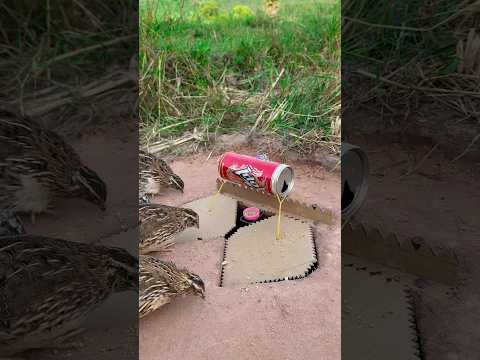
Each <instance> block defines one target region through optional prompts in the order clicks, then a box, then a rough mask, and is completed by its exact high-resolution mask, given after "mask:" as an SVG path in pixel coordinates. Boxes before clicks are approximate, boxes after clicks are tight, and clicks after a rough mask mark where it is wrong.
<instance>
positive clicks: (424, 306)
mask: <svg viewBox="0 0 480 360" xmlns="http://www.w3.org/2000/svg"><path fill="white" fill-rule="evenodd" d="M347 140H348V142H350V143H352V144H355V145H359V146H362V147H363V148H364V149H365V150H366V151H367V153H368V156H369V162H370V170H371V171H370V172H371V176H370V179H369V192H368V196H367V200H366V202H365V205H364V207H363V208H362V209H361V211H360V212H359V213H358V216H357V219H358V220H360V221H362V222H365V223H367V224H369V225H371V226H376V227H378V228H380V229H383V230H385V232H394V233H396V234H397V235H398V236H399V238H400V239H401V240H405V239H408V238H409V237H412V236H421V237H423V238H424V239H425V241H426V242H427V243H428V244H430V245H433V246H449V247H452V248H453V249H455V251H456V253H457V254H458V255H459V256H460V261H461V283H460V286H459V287H458V288H456V289H448V288H445V289H444V292H443V293H438V292H437V291H435V290H434V289H433V288H434V287H433V286H429V285H428V283H427V284H426V285H425V284H424V287H423V288H422V289H420V288H417V289H416V291H418V293H419V295H420V300H419V302H418V304H417V308H416V311H417V316H418V318H419V319H418V321H419V327H420V336H421V341H422V345H423V348H424V352H425V359H439V360H442V359H445V360H455V359H472V360H473V359H478V354H480V334H479V332H478V331H476V330H478V323H479V322H480V288H479V287H478V284H479V282H480V265H479V261H478V259H480V242H479V241H478V239H479V238H480V223H479V221H478V220H479V209H480V184H479V183H478V176H479V175H480V162H478V159H477V161H476V162H475V161H472V160H467V159H461V160H458V161H452V159H453V158H454V157H455V156H456V155H458V151H456V152H453V153H451V152H448V150H444V148H442V146H438V147H437V148H435V149H434V151H433V152H432V153H431V155H430V156H428V157H425V155H426V154H427V153H429V151H431V150H432V148H433V147H434V145H435V142H434V141H433V140H430V141H429V140H428V139H425V138H423V137H420V136H419V137H417V138H416V137H412V136H403V137H396V138H387V137H384V138H383V139H381V138H379V137H378V136H376V134H374V133H372V134H371V135H364V136H357V137H353V136H351V137H349V138H348V139H347ZM409 172H410V174H409V175H407V176H405V174H406V173H409Z"/></svg>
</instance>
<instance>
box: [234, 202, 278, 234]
mask: <svg viewBox="0 0 480 360" xmlns="http://www.w3.org/2000/svg"><path fill="white" fill-rule="evenodd" d="M248 207H249V206H246V205H244V204H240V203H239V204H238V206H237V217H236V220H235V227H234V228H233V229H232V230H230V231H229V232H228V233H227V234H226V235H225V239H227V240H228V238H230V237H231V236H232V235H233V234H234V233H235V232H237V230H238V229H240V228H241V227H244V226H248V225H250V224H248V223H245V222H243V221H242V216H243V210H245V209H246V208H248ZM260 213H261V216H260V218H259V219H258V220H257V221H256V222H259V221H262V220H265V219H268V218H269V217H272V216H273V215H275V214H274V213H272V212H269V211H266V210H262V209H260Z"/></svg>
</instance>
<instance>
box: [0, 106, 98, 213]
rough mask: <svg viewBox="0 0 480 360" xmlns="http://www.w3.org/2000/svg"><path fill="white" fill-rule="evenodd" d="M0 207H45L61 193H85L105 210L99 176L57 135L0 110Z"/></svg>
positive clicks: (40, 210)
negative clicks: (0, 144)
mask: <svg viewBox="0 0 480 360" xmlns="http://www.w3.org/2000/svg"><path fill="white" fill-rule="evenodd" d="M0 141H1V143H2V146H1V147H0V209H8V210H11V211H13V212H15V213H30V214H31V215H32V220H33V219H34V217H35V215H36V214H39V213H43V212H49V211H51V210H52V208H53V207H54V204H55V201H56V200H57V199H59V198H64V197H68V198H83V199H85V200H87V201H89V202H91V203H94V204H95V205H97V206H99V207H100V208H101V209H102V210H104V209H105V201H106V197H107V190H106V186H105V183H104V182H103V180H102V179H101V178H100V177H99V176H98V175H97V174H96V173H95V172H94V171H93V170H91V169H90V168H88V167H87V166H85V165H84V164H83V163H82V161H81V159H80V157H79V156H78V155H77V153H76V152H75V150H74V149H73V148H72V147H71V146H70V145H69V144H67V143H66V142H65V141H64V140H63V139H62V138H61V137H60V136H59V135H58V134H56V133H55V132H53V131H50V130H48V129H46V128H44V127H43V126H41V125H40V124H39V123H36V122H34V121H32V120H30V119H28V118H26V117H23V116H20V115H17V114H14V113H12V112H9V111H6V110H0Z"/></svg>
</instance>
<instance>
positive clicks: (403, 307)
mask: <svg viewBox="0 0 480 360" xmlns="http://www.w3.org/2000/svg"><path fill="white" fill-rule="evenodd" d="M357 260H358V259H357ZM364 269H365V266H363V264H361V263H357V264H356V266H351V267H343V268H342V338H344V339H346V341H345V342H344V343H342V350H343V351H342V359H348V360H350V359H389V360H397V359H398V360H407V359H408V360H419V359H420V351H419V350H420V349H419V344H418V341H417V340H418V334H417V332H416V328H415V317H414V313H413V312H412V310H411V303H410V299H409V294H408V292H407V291H406V290H407V289H406V287H405V285H403V284H401V283H397V282H395V281H391V282H386V281H385V279H384V278H383V277H382V276H372V275H371V274H370V272H369V271H366V270H364Z"/></svg>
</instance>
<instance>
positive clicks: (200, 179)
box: [139, 149, 340, 360]
mask: <svg viewBox="0 0 480 360" xmlns="http://www.w3.org/2000/svg"><path fill="white" fill-rule="evenodd" d="M243 152H244V153H248V149H245V150H244V151H243ZM253 153H254V152H253ZM207 156H208V154H199V155H196V156H194V157H190V158H184V159H177V160H176V161H174V162H173V163H172V167H173V169H174V171H175V172H177V173H178V174H179V175H180V176H182V178H183V179H184V180H185V184H186V185H185V193H184V194H183V195H182V194H180V193H177V192H173V191H172V192H168V193H166V194H165V195H164V196H162V197H161V198H157V199H156V200H157V201H161V202H162V203H166V204H172V205H180V204H183V203H186V202H188V201H191V200H194V199H197V198H199V197H203V196H207V195H210V194H212V193H213V192H214V191H215V179H216V159H217V158H216V157H212V158H210V159H208V160H207ZM291 165H293V166H294V168H295V171H296V177H295V189H294V192H293V193H292V197H296V198H299V199H301V200H303V201H305V202H310V203H318V204H320V205H322V206H324V207H327V208H329V209H332V210H333V211H335V212H336V213H337V215H338V214H339V204H340V186H339V183H340V179H339V176H338V174H332V173H329V172H328V171H326V170H325V169H324V168H322V167H320V166H319V165H314V164H297V163H294V164H291ZM315 234H316V239H315V240H316V245H317V250H318V257H319V267H318V269H317V270H316V271H314V272H313V273H312V274H311V275H310V276H308V277H307V278H305V279H301V280H296V281H282V282H277V283H270V284H258V285H251V286H248V287H244V288H223V287H219V281H220V269H221V262H222V260H223V247H224V241H223V239H214V240H209V241H195V242H189V243H181V244H177V245H176V246H175V248H174V250H173V252H172V253H171V254H170V255H169V256H168V257H169V258H170V259H172V260H174V261H175V262H176V263H177V264H178V265H179V266H185V267H187V268H189V269H190V270H191V271H193V272H196V273H197V274H198V275H200V276H201V277H202V278H203V279H204V281H205V283H206V299H205V300H202V299H200V298H192V297H186V298H179V299H177V301H175V302H173V303H171V304H169V305H166V306H165V307H164V308H162V309H160V310H158V311H157V312H155V313H153V314H151V315H150V316H148V317H146V318H145V319H142V320H141V321H140V329H139V333H140V343H139V345H140V359H143V360H154V359H162V360H173V359H175V360H176V359H198V360H203V359H205V360H206V359H209V360H215V359H239V360H249V359H264V360H269V359H272V360H273V359H276V360H278V359H288V360H301V359H309V358H312V359H325V360H327V359H332V360H333V359H336V360H337V359H340V225H339V219H338V217H337V219H336V222H335V225H333V226H330V227H328V226H326V225H318V226H316V227H315Z"/></svg>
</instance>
